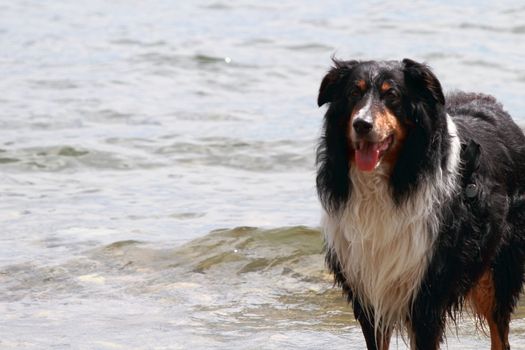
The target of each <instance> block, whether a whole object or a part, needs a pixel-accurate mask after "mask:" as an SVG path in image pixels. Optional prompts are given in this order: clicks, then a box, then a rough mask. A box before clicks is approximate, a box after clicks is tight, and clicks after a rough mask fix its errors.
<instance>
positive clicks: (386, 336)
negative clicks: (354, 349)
mask: <svg viewBox="0 0 525 350" xmlns="http://www.w3.org/2000/svg"><path fill="white" fill-rule="evenodd" d="M352 304H353V308H354V315H355V318H356V319H357V321H359V324H360V325H361V330H362V331H363V335H364V337H365V341H366V347H367V349H368V350H388V348H389V347H390V338H391V336H392V330H391V329H387V330H386V331H385V332H384V333H382V332H379V331H377V330H376V328H375V326H374V319H373V318H370V317H371V316H370V317H368V316H367V313H366V312H365V311H364V310H363V307H362V306H361V304H359V302H357V301H356V300H354V301H353V303H352ZM378 343H379V344H378Z"/></svg>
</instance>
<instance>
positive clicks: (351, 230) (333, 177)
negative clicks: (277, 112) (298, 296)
mask: <svg viewBox="0 0 525 350" xmlns="http://www.w3.org/2000/svg"><path fill="white" fill-rule="evenodd" d="M333 62H334V65H333V67H332V68H331V69H330V70H329V71H328V73H327V74H326V76H325V77H324V78H323V80H322V82H321V86H320V89H319V96H318V101H317V102H318V105H319V107H321V106H323V105H324V104H328V105H329V107H328V109H327V111H326V114H325V116H324V125H323V131H322V135H321V138H320V142H319V146H318V149H317V178H316V182H317V192H318V195H319V198H320V201H321V203H322V206H323V209H324V213H323V219H322V229H323V231H324V235H325V244H326V262H327V265H328V267H329V269H330V270H331V272H332V273H333V275H334V277H335V281H336V283H337V284H338V285H339V286H341V287H342V290H343V292H344V293H345V294H346V295H347V297H348V301H349V303H350V304H351V305H352V307H353V311H354V315H355V318H356V319H357V321H358V322H359V323H360V325H361V328H362V332H363V335H364V338H365V342H366V346H367V348H368V349H369V350H372V349H375V350H387V349H388V348H389V343H390V338H391V336H392V333H393V332H394V331H400V332H401V334H403V337H404V339H407V342H408V345H410V348H411V349H416V350H434V349H439V347H440V344H441V343H442V342H443V340H444V330H445V326H446V322H447V321H451V322H453V323H454V324H456V325H457V321H458V319H459V316H460V315H461V313H462V311H467V310H471V311H472V312H473V313H474V315H476V316H477V318H476V319H478V320H479V321H481V322H478V324H481V325H482V328H483V329H484V330H486V326H487V325H488V330H489V332H490V339H491V349H492V350H500V349H510V345H509V341H508V334H509V322H510V317H511V313H512V312H513V310H514V308H515V307H516V304H517V302H518V299H519V295H520V292H521V291H522V288H523V283H524V280H525V271H524V270H525V196H524V192H525V136H524V134H523V132H522V130H521V129H520V128H519V127H518V126H517V125H516V124H515V123H514V122H513V121H512V119H511V117H510V116H509V114H508V113H507V112H506V111H504V109H503V107H502V105H501V104H500V103H499V102H498V101H497V100H496V99H495V98H493V97H492V96H489V95H484V94H478V93H465V92H454V93H451V94H448V95H447V96H446V97H445V95H444V93H443V91H442V88H441V83H440V82H439V80H438V79H437V78H436V76H435V75H434V73H433V72H432V70H431V69H430V68H429V67H428V66H427V65H426V64H424V63H419V62H416V61H413V60H410V59H404V60H402V61H355V60H350V61H342V60H337V59H333ZM405 335H406V336H407V337H405Z"/></svg>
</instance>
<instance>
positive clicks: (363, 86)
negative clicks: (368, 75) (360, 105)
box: [356, 79, 366, 91]
mask: <svg viewBox="0 0 525 350" xmlns="http://www.w3.org/2000/svg"><path fill="white" fill-rule="evenodd" d="M356 85H357V87H358V88H359V90H361V91H365V90H366V81H365V80H364V79H360V80H358V81H357V83H356Z"/></svg>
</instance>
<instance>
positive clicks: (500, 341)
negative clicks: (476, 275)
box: [468, 270, 510, 350]
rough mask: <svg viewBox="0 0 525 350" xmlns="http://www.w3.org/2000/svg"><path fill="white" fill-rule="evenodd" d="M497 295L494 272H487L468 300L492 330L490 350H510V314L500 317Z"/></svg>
mask: <svg viewBox="0 0 525 350" xmlns="http://www.w3.org/2000/svg"><path fill="white" fill-rule="evenodd" d="M495 293H496V290H495V286H494V278H493V275H492V271H490V270H487V271H486V272H485V273H484V274H483V275H482V276H481V278H480V279H479V280H478V282H477V284H476V285H475V286H474V288H472V290H471V291H470V293H469V295H468V298H469V300H470V301H471V303H472V306H473V308H474V311H475V312H476V313H477V314H478V315H479V316H480V317H482V318H483V319H485V320H486V321H487V324H488V326H489V330H490V343H491V346H490V349H491V350H507V349H510V346H509V341H508V335H509V321H510V314H508V315H502V316H503V317H502V318H501V319H500V317H498V315H497V314H498V312H497V310H496V295H495Z"/></svg>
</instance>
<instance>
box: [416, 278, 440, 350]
mask: <svg viewBox="0 0 525 350" xmlns="http://www.w3.org/2000/svg"><path fill="white" fill-rule="evenodd" d="M439 300H441V299H440V298H439V296H438V293H432V291H431V290H430V288H429V289H426V291H425V292H422V293H421V294H420V295H419V296H418V297H417V299H416V301H415V302H414V305H413V308H412V313H411V317H410V320H409V322H408V332H409V338H410V348H411V349H412V350H438V349H439V344H440V343H441V341H442V339H443V332H444V329H445V319H446V312H445V308H444V307H443V306H442V305H440V303H439V302H437V301H439Z"/></svg>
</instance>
